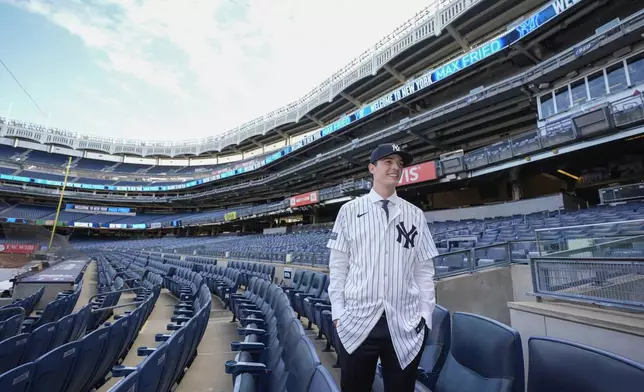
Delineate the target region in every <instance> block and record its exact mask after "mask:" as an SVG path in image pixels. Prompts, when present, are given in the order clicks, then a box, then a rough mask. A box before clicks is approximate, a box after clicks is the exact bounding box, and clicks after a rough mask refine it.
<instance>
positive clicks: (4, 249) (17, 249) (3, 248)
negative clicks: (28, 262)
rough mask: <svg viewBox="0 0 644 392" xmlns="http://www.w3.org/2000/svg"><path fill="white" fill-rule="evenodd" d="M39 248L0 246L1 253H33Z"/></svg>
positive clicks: (30, 245) (9, 244)
mask: <svg viewBox="0 0 644 392" xmlns="http://www.w3.org/2000/svg"><path fill="white" fill-rule="evenodd" d="M39 248H40V245H37V244H12V243H8V244H0V252H2V253H33V252H35V251H37V250H38V249H39Z"/></svg>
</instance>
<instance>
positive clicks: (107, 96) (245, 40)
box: [0, 0, 432, 141]
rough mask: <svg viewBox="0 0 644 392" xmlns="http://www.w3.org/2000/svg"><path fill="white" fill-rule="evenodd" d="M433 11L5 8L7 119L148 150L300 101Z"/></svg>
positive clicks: (226, 3)
mask: <svg viewBox="0 0 644 392" xmlns="http://www.w3.org/2000/svg"><path fill="white" fill-rule="evenodd" d="M431 3H432V1H431V0H405V1H398V2H391V1H387V0H375V1H374V0H324V1H319V0H101V1H99V0H0V60H2V62H4V64H5V65H6V66H7V68H8V69H9V70H10V71H11V73H12V74H13V75H14V76H15V78H16V79H17V80H18V82H19V83H20V84H21V85H22V86H23V87H24V89H25V90H26V91H27V92H28V93H29V95H30V96H31V97H32V98H33V101H35V103H33V102H32V100H31V99H30V98H29V96H28V95H27V94H25V92H23V89H22V88H21V87H20V85H19V84H18V83H16V81H15V80H14V79H13V78H12V76H11V74H10V73H9V72H8V71H7V70H6V69H5V68H4V67H2V66H0V116H3V117H5V116H7V115H9V116H10V118H12V119H18V120H21V121H28V122H33V123H36V124H40V125H49V126H52V127H58V128H62V129H65V130H69V131H72V132H78V133H82V134H91V135H101V136H107V137H114V138H128V139H145V140H171V141H176V140H186V139H195V138H201V137H207V136H214V135H220V134H222V133H223V132H226V131H229V130H231V129H234V128H235V127H237V126H240V125H242V124H244V123H245V122H248V121H251V120H253V119H254V118H256V117H259V116H262V115H264V114H265V113H268V112H271V111H273V110H275V109H278V108H280V107H283V106H285V105H287V104H289V103H291V102H294V101H296V100H298V99H299V98H300V97H302V96H304V95H306V94H307V93H308V92H309V91H311V90H312V89H313V88H315V87H316V86H317V85H319V84H320V83H321V82H322V81H324V80H325V79H326V78H328V77H329V76H331V75H332V74H333V73H334V72H335V71H337V70H339V69H341V68H343V67H344V66H345V65H346V64H348V63H349V62H350V61H351V60H353V59H354V58H356V57H357V56H359V55H360V54H361V53H362V52H364V51H365V50H367V49H368V48H369V47H372V46H373V45H375V44H376V42H378V41H379V40H380V39H381V38H383V37H384V36H386V35H387V34H389V33H391V32H392V31H394V30H395V29H396V28H397V27H398V26H400V25H402V24H403V23H404V22H406V21H407V20H409V19H410V18H412V17H413V16H414V15H415V14H416V13H418V12H420V11H421V10H423V9H424V8H425V7H427V6H428V5H429V4H431Z"/></svg>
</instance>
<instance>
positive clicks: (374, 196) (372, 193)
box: [368, 188, 400, 204]
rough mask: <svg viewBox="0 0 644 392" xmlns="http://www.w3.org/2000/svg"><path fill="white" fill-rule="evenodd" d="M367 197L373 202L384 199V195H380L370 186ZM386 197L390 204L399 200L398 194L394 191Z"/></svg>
mask: <svg viewBox="0 0 644 392" xmlns="http://www.w3.org/2000/svg"><path fill="white" fill-rule="evenodd" d="M368 197H369V200H370V201H371V203H373V204H376V203H380V201H381V200H383V199H384V197H382V196H380V195H379V194H378V193H377V192H376V191H375V190H373V188H371V191H370V192H369V194H368ZM387 199H388V200H389V202H390V203H392V204H398V203H399V201H400V198H399V197H398V194H397V193H396V192H394V194H393V195H391V196H389V197H388V198H387Z"/></svg>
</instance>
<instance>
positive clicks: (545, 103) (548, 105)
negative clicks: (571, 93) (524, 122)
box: [539, 92, 555, 118]
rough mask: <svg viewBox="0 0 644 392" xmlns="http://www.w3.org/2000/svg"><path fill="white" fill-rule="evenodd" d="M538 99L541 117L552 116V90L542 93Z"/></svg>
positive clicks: (553, 102) (553, 104) (553, 109)
mask: <svg viewBox="0 0 644 392" xmlns="http://www.w3.org/2000/svg"><path fill="white" fill-rule="evenodd" d="M539 100H540V101H541V118H547V117H550V116H554V114H555V100H554V99H553V98H552V92H550V93H548V94H546V95H542V96H541V97H540V98H539Z"/></svg>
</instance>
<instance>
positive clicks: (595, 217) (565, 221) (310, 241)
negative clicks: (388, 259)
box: [80, 202, 644, 272]
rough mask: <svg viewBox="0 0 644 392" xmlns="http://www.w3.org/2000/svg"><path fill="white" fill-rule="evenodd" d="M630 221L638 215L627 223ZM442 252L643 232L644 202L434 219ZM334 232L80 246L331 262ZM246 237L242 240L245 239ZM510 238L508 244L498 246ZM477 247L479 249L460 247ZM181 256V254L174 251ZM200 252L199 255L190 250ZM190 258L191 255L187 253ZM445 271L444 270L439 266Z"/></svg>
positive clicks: (481, 259)
mask: <svg viewBox="0 0 644 392" xmlns="http://www.w3.org/2000/svg"><path fill="white" fill-rule="evenodd" d="M627 221H633V222H632V223H628V222H627ZM610 222H620V223H614V224H606V225H602V226H592V227H574V226H581V225H588V224H597V223H610ZM429 227H430V230H431V231H432V233H433V235H434V239H435V241H436V243H437V248H438V251H439V253H440V254H448V255H447V256H446V257H445V258H444V259H440V260H439V261H437V262H436V265H438V266H445V267H447V269H451V268H464V267H465V266H468V265H469V264H470V258H473V259H474V260H475V263H476V264H477V265H478V264H481V263H482V264H483V265H485V264H489V263H494V262H499V261H505V260H508V259H510V258H511V259H512V260H526V259H527V258H528V256H529V255H530V254H531V253H535V252H537V251H538V249H537V242H536V234H535V230H536V229H544V228H553V229H555V228H561V227H568V228H567V229H563V230H556V231H555V230H553V231H551V232H547V231H546V232H543V231H542V232H540V233H539V241H540V245H541V246H542V247H548V248H552V249H565V247H566V241H568V240H571V239H584V238H607V239H610V238H619V237H623V236H633V235H641V234H644V202H630V203H626V204H622V205H617V206H603V207H595V208H590V209H586V210H580V211H577V212H563V211H562V212H556V213H552V212H550V213H549V212H541V213H535V214H530V215H525V216H524V215H522V216H514V217H507V218H505V217H504V218H490V219H471V220H462V221H451V222H433V223H430V224H429ZM329 236H330V230H329V229H328V228H323V229H318V230H310V231H300V232H295V233H288V234H268V235H247V236H239V237H197V238H167V239H166V238H158V239H147V240H132V241H129V240H125V241H112V242H104V243H100V242H98V243H84V244H81V245H80V247H82V248H85V249H91V248H93V247H97V246H101V245H102V246H104V247H110V246H112V247H125V248H130V247H131V248H133V249H141V248H143V249H150V250H155V249H156V250H164V251H165V252H167V253H166V254H168V253H170V254H171V253H173V252H177V253H184V254H190V253H194V252H198V253H199V255H202V256H211V257H229V258H232V259H248V260H258V261H259V260H261V261H272V262H280V263H283V262H286V261H287V255H289V254H290V256H289V257H290V261H291V262H292V263H294V264H303V265H326V264H327V263H328V258H329V250H328V249H327V248H326V243H327V241H328V239H329ZM242 242H243V246H240V244H241V243H242ZM505 242H510V246H509V248H506V247H504V246H499V245H498V244H500V243H505ZM473 248H478V249H476V250H475V253H474V254H473V255H472V254H469V253H461V254H456V255H454V253H455V252H463V251H467V250H470V249H473ZM175 256H176V257H177V258H179V257H180V256H178V255H175ZM188 257H198V256H188ZM186 260H189V259H186ZM439 272H441V271H439Z"/></svg>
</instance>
